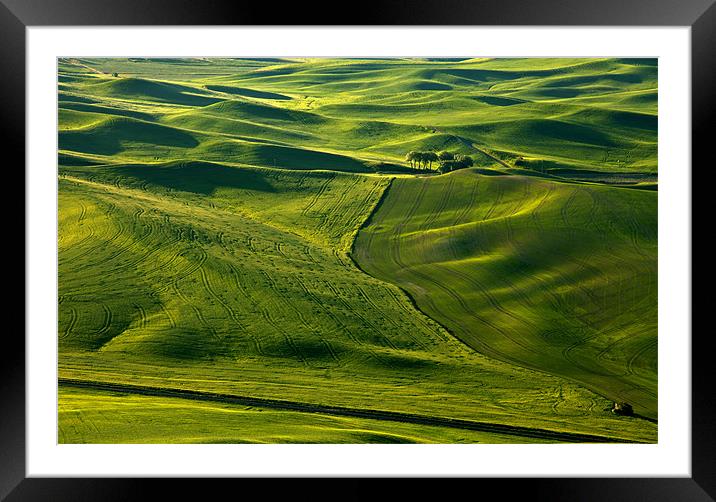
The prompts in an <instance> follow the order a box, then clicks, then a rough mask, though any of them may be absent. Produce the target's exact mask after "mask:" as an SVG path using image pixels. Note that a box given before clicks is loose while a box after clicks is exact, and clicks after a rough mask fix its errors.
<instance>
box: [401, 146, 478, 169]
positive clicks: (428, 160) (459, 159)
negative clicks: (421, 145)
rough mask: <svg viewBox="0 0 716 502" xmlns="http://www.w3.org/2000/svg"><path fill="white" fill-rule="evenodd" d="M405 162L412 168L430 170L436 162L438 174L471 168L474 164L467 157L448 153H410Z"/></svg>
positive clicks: (470, 158)
mask: <svg viewBox="0 0 716 502" xmlns="http://www.w3.org/2000/svg"><path fill="white" fill-rule="evenodd" d="M405 160H406V162H408V163H410V166H411V167H413V168H416V167H417V168H419V169H432V168H433V162H437V170H438V171H439V172H440V173H449V172H450V171H454V170H456V169H463V168H465V167H471V166H472V165H473V164H474V162H473V160H472V157H470V156H468V155H460V154H457V155H454V154H452V153H450V152H439V153H436V152H416V151H411V152H408V154H407V155H406V156H405Z"/></svg>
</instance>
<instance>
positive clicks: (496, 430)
mask: <svg viewBox="0 0 716 502" xmlns="http://www.w3.org/2000/svg"><path fill="white" fill-rule="evenodd" d="M57 383H58V385H60V386H66V387H75V388H81V389H91V390H98V391H106V392H118V393H125V394H126V393H129V394H140V395H144V396H156V397H171V398H179V399H190V400H195V401H210V402H220V403H225V404H236V405H243V406H257V407H263V408H271V409H278V410H286V411H298V412H303V413H319V414H327V415H337V416H348V417H356V418H368V419H374V420H385V421H391V422H402V423H412V424H419V425H429V426H436V427H450V428H454V429H465V430H473V431H478V432H487V433H493V434H503V435H508V436H520V437H528V438H533V439H543V440H548V441H561V442H569V443H638V442H639V441H629V440H626V439H621V438H610V437H605V436H597V435H592V434H581V433H576V432H559V431H553V430H549V429H540V428H530V427H522V426H517V425H505V424H496V423H490V422H479V421H472V420H465V419H459V418H447V417H431V416H428V415H420V414H415V413H407V412H397V411H385V410H373V409H364V408H350V407H343V406H332V405H320V404H311V403H303V402H299V401H285V400H279V399H269V398H259V397H251V396H240V395H234V394H223V393H215V392H206V391H198V390H189V389H176V388H161V387H150V386H144V385H135V384H124V383H108V382H97V381H90V380H77V379H71V378H58V380H57Z"/></svg>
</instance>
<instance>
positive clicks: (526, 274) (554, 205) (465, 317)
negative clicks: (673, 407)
mask: <svg viewBox="0 0 716 502" xmlns="http://www.w3.org/2000/svg"><path fill="white" fill-rule="evenodd" d="M656 214H657V212H656V193H654V192H647V191H641V190H629V189H625V188H615V187H605V186H599V185H573V184H568V183H559V182H551V181H546V180H544V181H543V180H535V179H534V178H526V177H519V176H480V175H478V174H476V173H475V172H474V171H473V170H465V171H458V172H455V173H451V174H449V175H446V176H440V177H435V178H422V179H420V178H413V179H398V180H395V181H394V182H393V185H392V187H391V189H390V190H389V192H388V195H387V197H386V199H385V201H384V203H383V204H382V205H381V206H380V208H379V210H378V211H377V212H376V213H375V215H374V216H373V218H372V219H371V222H370V224H369V225H368V226H367V227H366V228H364V229H363V230H362V231H361V232H360V233H359V235H358V239H357V240H356V245H355V257H356V260H357V261H358V263H359V264H360V265H361V267H362V268H363V269H364V270H366V271H367V272H368V273H370V274H371V275H374V276H375V277H379V278H381V279H385V280H388V281H391V282H393V283H396V284H399V285H400V286H401V287H403V288H405V289H406V290H407V291H408V292H410V294H411V295H412V296H413V297H414V298H415V300H416V302H417V304H418V306H419V307H420V308H421V309H422V310H423V311H424V312H426V313H427V314H428V315H430V316H431V317H433V318H434V319H436V320H438V321H440V322H441V323H442V324H444V325H445V326H446V327H448V328H449V329H450V330H451V331H452V332H454V333H455V334H456V336H457V337H458V338H460V339H461V340H463V341H465V342H466V343H467V344H468V345H470V346H471V347H474V348H475V349H476V350H478V351H480V352H482V353H485V354H489V355H491V356H493V357H497V358H500V359H502V360H506V361H513V362H516V363H518V364H521V365H526V366H529V367H533V368H537V369H543V370H545V371H549V372H551V373H554V374H558V375H563V376H566V377H569V378H570V379H572V380H575V381H578V382H581V383H583V384H585V385H587V386H589V387H590V388H593V389H595V390H597V391H598V392H600V393H601V394H603V395H605V396H609V397H611V398H612V399H614V400H623V401H627V402H629V403H632V404H633V405H634V406H635V410H636V411H637V412H638V413H642V414H644V415H647V416H650V417H656V414H657V400H656V391H657V379H656V373H657V367H656V366H657V351H656V335H657V327H656V319H657V316H656V306H657V259H656V258H657V245H656V237H657V218H656Z"/></svg>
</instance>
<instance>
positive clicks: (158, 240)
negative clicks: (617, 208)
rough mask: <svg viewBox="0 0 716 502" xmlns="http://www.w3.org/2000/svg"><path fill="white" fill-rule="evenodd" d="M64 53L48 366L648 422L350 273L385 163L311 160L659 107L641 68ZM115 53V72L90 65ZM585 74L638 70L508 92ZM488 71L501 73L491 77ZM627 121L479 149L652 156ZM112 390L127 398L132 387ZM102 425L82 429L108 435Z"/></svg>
mask: <svg viewBox="0 0 716 502" xmlns="http://www.w3.org/2000/svg"><path fill="white" fill-rule="evenodd" d="M525 64H528V65H530V66H532V67H533V69H534V71H530V72H524V71H521V70H520V71H521V74H522V76H521V77H519V78H513V77H514V71H513V69H510V68H509V66H510V65H517V66H520V65H521V67H524V66H525ZM483 66H486V67H488V68H489V71H488V72H487V73H480V72H479V71H477V73H476V72H475V71H476V70H477V69H479V68H481V67H483ZM59 67H60V78H59V81H60V84H59V91H60V92H59V107H60V124H59V126H60V138H59V142H60V164H61V166H60V175H61V180H60V200H59V217H60V221H59V230H60V234H59V256H60V309H59V315H60V326H59V336H60V374H61V376H65V377H75V378H77V377H79V378H86V379H90V380H92V379H97V380H102V379H105V380H116V381H127V382H134V383H144V384H146V383H152V384H155V385H163V386H177V387H188V388H196V389H204V390H221V391H227V392H238V393H241V394H253V395H260V396H268V397H287V396H288V397H290V398H292V399H299V400H304V401H307V402H315V403H328V404H337V405H349V406H366V407H379V408H381V409H386V408H387V409H394V410H403V411H420V412H423V413H428V414H430V413H432V414H440V415H442V416H455V417H462V418H470V419H483V420H486V421H497V422H502V423H508V424H516V425H520V424H521V425H530V424H532V425H535V426H541V427H545V428H552V429H555V430H567V431H578V432H590V433H594V434H605V435H613V436H614V437H625V438H632V439H638V440H647V441H648V440H654V439H655V432H656V427H655V426H653V425H652V424H649V423H646V422H643V421H640V420H636V419H618V418H616V417H613V416H612V415H611V414H609V413H608V412H606V411H605V408H606V407H608V405H609V403H608V402H607V401H606V400H604V399H602V398H600V397H598V396H596V395H594V394H593V393H591V392H589V391H586V390H585V389H583V388H581V387H579V386H576V385H573V384H570V383H568V382H566V381H565V380H564V379H560V378H556V377H551V376H549V375H545V374H541V373H536V372H532V371H529V370H525V369H521V368H518V367H515V366H513V365H508V364H503V363H500V362H498V361H496V360H493V359H489V358H485V357H482V356H480V355H478V354H475V353H474V352H473V351H470V350H467V349H466V348H465V347H463V346H461V345H460V344H459V343H457V342H455V341H454V340H453V339H452V338H451V337H450V336H449V335H448V334H447V333H445V332H444V331H443V330H442V329H441V328H440V327H439V326H437V325H435V324H434V323H433V322H431V321H430V320H429V319H427V318H425V317H424V316H422V315H421V314H420V313H419V312H417V311H416V310H415V309H414V308H413V307H412V305H411V304H410V302H409V301H408V300H407V298H406V297H405V296H404V295H403V294H402V293H401V292H400V291H399V290H397V289H396V288H395V287H393V286H391V285H389V284H387V283H384V282H380V281H377V280H374V279H372V278H371V277H367V276H366V275H365V274H362V273H360V272H359V271H358V270H357V269H356V268H355V267H354V266H353V264H352V263H351V262H350V260H349V259H348V258H347V256H346V254H345V252H346V251H347V250H348V248H349V247H350V245H351V242H352V240H353V237H354V235H355V232H356V230H357V228H358V226H359V225H360V224H361V222H362V221H363V220H364V219H365V218H366V217H367V216H368V214H369V213H370V211H371V209H372V207H373V205H374V204H375V203H376V202H377V200H378V198H379V197H380V194H381V192H382V190H383V189H384V188H385V186H386V185H387V182H388V179H387V178H383V177H375V176H365V175H355V174H341V173H340V172H335V171H334V172H326V171H312V170H313V169H332V170H338V171H346V172H355V171H359V172H369V171H371V169H372V166H373V165H374V164H375V163H376V162H379V161H380V162H396V161H398V160H399V159H400V158H402V156H403V155H404V153H405V150H406V149H407V148H408V147H409V148H411V149H412V148H426V147H430V146H434V147H436V148H438V147H439V148H449V149H451V150H453V151H462V152H463V153H471V154H475V151H474V148H473V147H471V146H470V143H471V142H474V143H479V144H480V145H482V143H480V139H481V138H480V137H475V136H469V135H467V134H466V130H465V129H464V128H468V129H470V128H472V127H474V126H475V124H483V123H485V122H498V124H496V125H495V126H494V130H496V131H498V132H499V130H501V129H504V124H503V123H504V122H505V121H507V119H509V121H510V122H512V123H517V122H525V123H527V124H529V123H530V121H533V120H535V117H537V118H539V117H541V118H544V117H545V116H549V117H550V119H549V120H552V119H551V117H552V116H553V115H554V116H560V114H561V115H564V114H567V113H575V112H576V111H579V110H585V109H587V108H589V109H592V108H595V109H597V110H598V111H600V112H601V111H605V113H607V114H610V113H612V112H615V111H618V110H622V111H629V112H634V113H638V114H641V115H653V114H654V113H655V102H654V103H652V102H650V101H649V100H648V99H631V98H632V97H637V96H636V94H637V93H642V94H644V95H645V96H646V95H647V94H648V92H650V91H649V89H651V91H653V92H655V87H656V84H655V71H653V70H654V69H653V68H651V69H648V68H647V71H646V72H644V71H643V69H642V68H641V67H640V66H635V65H632V64H625V63H621V62H616V61H598V62H596V63H590V64H589V65H585V64H584V61H580V60H575V61H566V60H564V61H555V60H529V61H527V62H524V61H523V62H521V63H520V62H510V61H490V60H487V61H481V60H474V61H465V62H462V63H456V62H429V63H428V62H420V61H400V60H395V61H363V62H360V61H358V62H352V61H348V62H347V61H335V60H325V61H324V60H313V61H309V62H308V63H306V62H287V61H273V60H264V61H258V60H252V61H249V60H228V59H227V60H216V61H205V60H190V61H171V60H170V61H160V60H136V61H123V60H75V61H68V60H64V61H60V63H59ZM112 71H118V72H119V73H120V78H118V79H115V78H112V77H109V76H108V75H106V74H102V73H101V72H112ZM495 72H497V73H495ZM589 72H592V73H599V74H604V73H605V72H606V73H610V72H614V73H617V74H618V73H626V74H629V75H631V74H635V75H637V76H636V77H629V78H632V79H635V78H638V79H640V80H639V82H634V81H631V82H627V83H625V82H621V84H619V85H615V86H614V88H611V89H609V90H607V91H604V92H603V93H601V94H600V93H598V92H597V93H595V92H591V91H590V92H584V93H581V94H584V95H583V96H580V97H574V98H571V99H568V100H559V99H556V100H555V99H553V98H550V99H542V98H540V99H535V100H534V101H532V102H524V103H523V101H524V100H526V99H527V98H525V97H510V96H511V95H512V94H515V92H516V90H519V89H523V88H527V87H529V86H530V85H532V86H536V87H539V82H540V81H541V80H543V79H544V78H545V77H546V76H548V74H554V75H563V74H564V75H571V74H575V73H576V74H584V73H589ZM498 82H501V83H502V84H508V83H511V84H512V86H513V87H512V88H511V89H505V90H503V91H499V92H498V91H497V90H495V89H494V88H495V87H497V85H496V84H497V83H498ZM452 89H455V90H457V91H460V92H455V93H451V92H446V91H450V90H452ZM642 90H643V91H642ZM486 96H487V97H488V98H490V97H491V98H492V99H497V101H492V102H490V100H489V99H487V102H486ZM287 98H289V99H287ZM501 100H503V101H501ZM504 100H506V101H504ZM514 100H517V101H518V103H516V104H515V105H514V106H513V105H512V104H511V103H512V102H513V101H514ZM578 101H579V102H581V101H584V103H585V105H584V106H582V105H581V104H579V106H576V103H577V102H578ZM506 102H508V103H510V106H505V103H506ZM516 106H517V108H516ZM506 109H510V110H511V112H510V113H511V114H512V115H509V116H507V115H504V112H505V110H506ZM520 110H522V111H520ZM448 112H449V113H448ZM548 112H549V113H548ZM520 114H522V115H523V116H522V117H520ZM641 115H640V116H641ZM564 120H565V119H564V118H563V117H561V116H560V118H559V121H560V122H561V121H564ZM585 120H586V119H585V118H584V117H580V118H579V121H581V122H585ZM590 120H591V119H590ZM646 120H647V121H648V117H647V119H646ZM586 121H587V127H592V126H591V125H589V124H588V122H589V121H588V120H586ZM438 126H439V130H438V129H437V127H438ZM593 127H594V128H595V129H603V125H602V124H595V125H594V126H593ZM633 129H634V128H631V129H628V128H627V129H623V130H618V131H616V132H617V133H618V134H615V133H610V134H611V135H612V136H617V140H618V141H619V142H620V143H619V144H620V145H622V146H624V145H625V148H631V149H632V150H634V148H635V146H638V145H642V143H643V144H646V145H647V147H646V149H645V150H644V149H642V150H643V151H642V153H643V155H641V156H635V155H633V156H631V157H629V158H628V159H627V158H626V157H622V158H620V159H615V160H613V161H608V162H606V163H602V162H592V160H589V159H592V158H593V157H594V156H592V157H589V155H585V153H589V152H593V151H595V150H598V149H599V148H602V149H604V148H605V145H601V146H599V145H595V144H588V145H587V144H582V143H580V142H579V141H571V140H569V141H567V142H566V143H567V144H566V146H565V147H564V148H562V150H560V148H561V147H562V146H563V144H564V143H565V142H564V141H561V140H560V138H551V139H550V138H546V139H544V141H543V142H544V144H543V145H542V146H540V147H539V148H537V149H532V150H525V151H522V150H519V148H518V147H517V146H516V145H515V142H514V141H510V135H511V134H513V131H511V130H510V131H507V132H505V133H504V134H503V135H500V134H498V133H493V135H492V137H490V140H491V141H493V140H494V141H495V144H494V145H492V144H491V145H490V147H491V148H492V150H491V151H492V152H493V153H494V154H495V155H499V156H502V157H504V158H506V159H507V160H508V161H511V160H510V159H512V158H513V157H514V155H516V153H515V152H517V151H518V150H519V152H518V153H519V154H521V155H525V156H527V157H529V155H532V156H533V157H534V158H530V159H529V160H535V161H542V162H552V163H553V164H549V166H550V168H551V167H554V165H555V164H554V163H556V165H557V166H558V167H560V168H564V167H565V166H566V168H568V169H570V170H572V171H579V172H584V170H585V168H589V169H591V170H596V171H599V172H603V171H607V172H608V173H611V174H610V175H613V173H621V172H622V171H627V172H629V173H634V172H636V171H647V172H654V171H655V168H656V164H655V155H654V151H653V149H652V150H650V149H649V148H651V147H649V146H648V144H649V142H650V141H651V143H653V144H654V145H655V139H654V138H652V137H651V136H654V135H651V136H649V134H646V136H649V138H647V140H644V137H645V133H643V132H641V131H640V130H638V128H636V129H637V130H636V132H632V130H633ZM467 132H469V131H467ZM610 138H611V136H610ZM540 141H542V140H540ZM506 145H507V146H509V147H510V148H506ZM642 146H643V145H642ZM530 148H531V147H530ZM554 148H556V150H555V149H554ZM610 148H611V146H610ZM630 151H631V150H630ZM545 152H549V153H545ZM528 154H529V155H528ZM511 156H512V157H511ZM478 157H479V155H478ZM585 159H586V160H585ZM616 160H624V162H623V163H621V162H616ZM207 161H211V162H207ZM627 161H628V162H627ZM479 162H480V163H481V164H483V165H487V166H495V163H494V162H493V161H492V160H491V159H489V158H488V157H485V156H483V157H482V158H481V159H479ZM251 166H253V167H251ZM497 167H498V168H500V169H502V167H501V166H499V165H497ZM275 168H279V169H275ZM281 169H285V170H281ZM540 169H541V170H544V165H540ZM292 171H293V172H292ZM392 190H393V189H391V191H392ZM93 398H94V397H93V396H87V397H86V399H87V400H88V402H89V401H91V400H92V399H93ZM81 399H85V398H81ZM147 399H150V398H147ZM152 399H158V398H152ZM110 401H111V407H113V408H112V409H114V410H122V409H124V408H123V406H124V404H125V399H124V398H121V397H116V398H114V399H110V400H105V403H106V405H107V406H110V404H109V402H110ZM68 403H69V401H68ZM73 403H74V404H72V406H76V405H77V401H74V402H73ZM158 404H161V403H159V402H158ZM185 405H186V406H189V407H191V406H193V405H192V404H191V403H185ZM63 406H65V404H63V402H61V410H62V409H63ZM67 406H69V404H67ZM65 409H67V410H69V409H70V408H65ZM103 415H104V416H106V414H103ZM164 418H165V419H166V420H172V418H171V414H170V413H167V415H165V416H164ZM105 425H106V426H107V427H110V423H109V422H107V423H106V424H105ZM255 426H256V427H259V428H260V426H259V425H258V423H257V422H256V423H255ZM102 430H103V432H102V433H101V434H100V435H99V436H93V438H94V439H92V441H102V439H101V437H105V438H111V439H112V441H117V440H121V438H120V437H118V436H116V435H113V434H112V433H111V432H110V429H108V428H105V429H102ZM147 433H148V434H149V435H150V436H151V435H152V434H153V433H152V432H150V431H148V432H147ZM102 434H108V435H105V436H102ZM157 434H159V433H158V432H157ZM207 434H208V435H209V436H210V437H203V438H201V439H200V438H194V440H211V434H213V433H211V434H209V433H207ZM257 434H259V432H258V429H257ZM261 434H263V432H262V433H261ZM297 434H299V433H298V432H297ZM300 434H303V433H300ZM300 434H299V436H300ZM440 434H445V433H444V432H440V433H438V432H436V431H432V432H431V433H430V434H427V435H423V436H421V437H422V440H430V438H431V437H432V438H433V440H439V438H440V437H441V436H440ZM79 435H81V434H79ZM67 437H69V436H67ZM77 437H79V436H75V438H77ZM155 437H157V438H158V437H159V436H155ZM244 437H247V436H244ZM315 437H317V436H315ZM331 437H333V436H331ZM346 437H347V438H349V437H351V436H350V434H348V435H347V436H346ZM444 437H447V436H444ZM436 438H437V439H436ZM125 440H129V439H128V438H125ZM348 440H350V439H348ZM487 440H489V439H487ZM493 440H494V441H503V440H504V438H500V437H495V438H493Z"/></svg>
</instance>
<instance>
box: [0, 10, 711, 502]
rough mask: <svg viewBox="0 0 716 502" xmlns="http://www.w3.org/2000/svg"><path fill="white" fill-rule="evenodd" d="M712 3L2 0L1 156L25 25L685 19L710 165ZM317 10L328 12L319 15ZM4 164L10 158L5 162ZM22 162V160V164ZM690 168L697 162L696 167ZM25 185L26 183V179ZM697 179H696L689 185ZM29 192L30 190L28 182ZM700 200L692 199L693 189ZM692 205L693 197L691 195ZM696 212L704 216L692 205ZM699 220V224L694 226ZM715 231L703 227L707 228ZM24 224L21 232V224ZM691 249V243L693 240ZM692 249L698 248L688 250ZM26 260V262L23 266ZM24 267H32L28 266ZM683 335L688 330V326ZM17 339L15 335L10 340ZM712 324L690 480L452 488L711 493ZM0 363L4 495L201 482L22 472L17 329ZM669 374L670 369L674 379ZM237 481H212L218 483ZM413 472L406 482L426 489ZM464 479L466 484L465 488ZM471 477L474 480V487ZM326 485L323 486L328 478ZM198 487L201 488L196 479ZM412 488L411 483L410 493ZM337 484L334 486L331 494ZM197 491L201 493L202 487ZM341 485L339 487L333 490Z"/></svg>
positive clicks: (53, 495) (696, 497)
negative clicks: (342, 9) (343, 8)
mask: <svg viewBox="0 0 716 502" xmlns="http://www.w3.org/2000/svg"><path fill="white" fill-rule="evenodd" d="M714 2H715V0H668V1H667V0H601V1H599V2H593V1H592V2H590V1H588V0H532V1H530V0H481V1H469V0H428V1H425V0H423V1H420V2H417V1H415V2H411V1H409V0H401V1H393V2H391V1H388V0H384V1H382V2H370V3H365V4H362V5H355V6H353V8H351V9H350V10H351V12H350V16H348V14H347V13H346V14H340V13H339V9H338V7H337V6H336V5H334V6H332V7H330V6H325V5H312V4H309V3H307V2H301V3H294V4H281V7H280V8H277V5H278V4H273V3H271V2H252V3H251V4H248V3H244V2H230V1H224V0H211V1H204V2H202V1H196V0H122V1H119V0H0V37H1V40H2V44H0V55H1V57H2V68H3V69H4V70H8V69H10V70H11V71H3V73H4V74H3V75H2V76H1V77H0V97H1V98H2V99H1V101H0V103H2V110H3V111H2V115H3V120H2V121H1V124H2V125H1V127H2V137H3V146H4V151H5V153H6V154H8V153H10V154H12V153H14V154H16V155H15V156H14V158H15V159H17V161H16V163H15V166H20V165H23V164H22V162H23V160H22V159H24V158H25V142H24V137H25V125H26V124H25V104H26V103H25V58H26V47H25V45H26V42H25V30H26V28H27V27H31V26H82V25H87V26H89V25H93V26H101V25H115V26H117V25H193V26H200V25H289V24H290V25H322V24H325V25H345V24H348V23H346V21H350V23H349V24H350V25H485V26H487V25H501V26H523V25H535V26H548V25H549V26H563V25H564V26H615V25H618V26H688V27H691V44H692V45H691V68H692V165H700V164H704V168H706V167H708V166H709V164H712V163H713V160H712V159H710V158H709V157H707V155H709V154H710V148H709V146H710V145H709V143H710V141H709V140H710V130H711V127H709V126H712V125H713V122H714V115H715V113H714V112H715V111H716V107H715V106H714V104H715V103H716V100H715V99H714V89H716V72H715V71H714V69H715V68H716V50H715V48H716V6H715V4H714ZM317 12H326V13H328V14H329V15H327V16H326V17H324V18H321V16H320V15H317V14H316V13H317ZM6 167H7V168H9V167H10V166H9V163H7V164H6ZM15 168H17V167H15ZM692 173H693V170H692ZM20 183H23V185H24V177H23V179H22V181H20ZM692 186H694V185H693V182H692ZM23 193H24V191H23ZM692 201H693V196H692ZM692 208H693V203H692ZM692 213H693V218H694V220H696V217H697V216H698V213H696V212H694V211H692ZM692 228H698V226H695V225H693V222H692ZM705 228H708V227H705ZM23 231H24V230H23ZM692 249H693V246H692ZM692 256H693V254H692ZM26 267H27V265H26ZM26 271H27V269H26ZM692 311H693V307H692ZM681 335H684V336H686V335H688V334H687V333H684V334H681ZM13 337H14V338H15V339H14V341H12V340H10V339H11V338H13ZM710 338H711V337H710V333H709V332H708V331H707V330H704V331H701V332H697V331H694V332H693V336H692V434H691V437H692V445H691V447H692V449H691V451H692V477H691V478H640V479H629V478H609V479H596V478H583V479H556V478H529V479H514V480H510V481H506V480H504V479H469V480H462V481H461V482H459V483H458V484H457V485H453V486H452V488H453V489H455V490H459V489H461V488H465V489H467V490H470V491H473V492H474V490H476V488H479V489H480V490H481V489H483V487H488V486H489V487H494V488H496V489H497V490H498V492H499V493H500V496H501V497H507V498H508V499H512V498H515V497H516V496H520V495H521V496H525V497H529V498H532V499H537V500H542V499H546V500H573V501H577V500H579V501H591V500H610V501H621V500H623V501H637V500H645V501H647V500H648V501H662V500H663V501H672V500H673V501H692V500H693V501H706V500H715V499H716V432H715V431H716V426H714V424H716V416H715V413H714V405H713V399H712V396H713V384H714V378H713V375H712V371H711V367H712V361H711V358H712V352H711V351H710V350H709V349H710V345H711V341H710ZM2 354H3V357H2V361H1V362H0V499H2V500H8V501H18V500H53V501H64V500H73V501H76V500H134V499H141V498H143V496H148V495H150V494H151V491H150V490H149V489H150V488H159V489H161V490H162V491H163V492H164V493H163V496H164V497H165V498H168V497H170V496H172V495H173V494H183V495H184V496H187V495H190V494H191V493H192V490H193V489H197V487H196V486H195V485H196V483H189V482H188V480H176V479H162V480H150V479H122V478H111V479H77V478H65V479H47V478H42V479H41V478H26V476H25V458H26V455H25V418H26V417H25V344H24V340H23V339H21V338H20V337H19V335H18V334H17V330H6V332H5V339H4V342H3V349H2ZM667 377H668V376H667ZM308 481H310V480H291V481H290V482H286V483H282V484H276V483H272V490H274V492H273V494H272V495H271V497H270V498H274V497H276V498H278V497H280V496H291V497H292V498H296V496H299V497H300V494H301V493H303V494H305V495H306V496H311V497H315V494H316V492H315V490H314V489H308V488H306V483H307V482H308ZM231 482H232V480H224V481H218V482H217V481H216V480H214V481H212V483H213V484H212V492H214V493H219V492H218V490H221V489H222V486H226V484H227V483H231ZM338 482H340V483H341V488H340V489H341V491H342V494H343V495H342V496H341V498H342V499H365V498H367V497H370V496H372V494H373V493H374V488H373V487H372V483H373V480H367V479H349V480H340V481H338ZM241 483H242V490H253V489H258V490H262V488H261V486H265V485H261V483H266V480H242V481H241ZM422 485H423V483H422V482H420V481H417V480H415V481H414V482H413V483H411V484H410V486H409V487H406V488H405V489H404V488H401V490H403V492H402V495H401V498H403V497H406V496H410V495H411V493H410V492H411V491H415V492H423V491H424V487H423V486H422ZM463 485H464V486H463ZM468 485H469V486H468ZM322 486H326V485H322ZM198 489H199V490H200V489H201V488H198ZM406 490H407V491H406ZM331 491H333V490H327V491H326V493H330V492H331ZM197 493H198V492H197ZM334 493H335V492H334Z"/></svg>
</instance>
